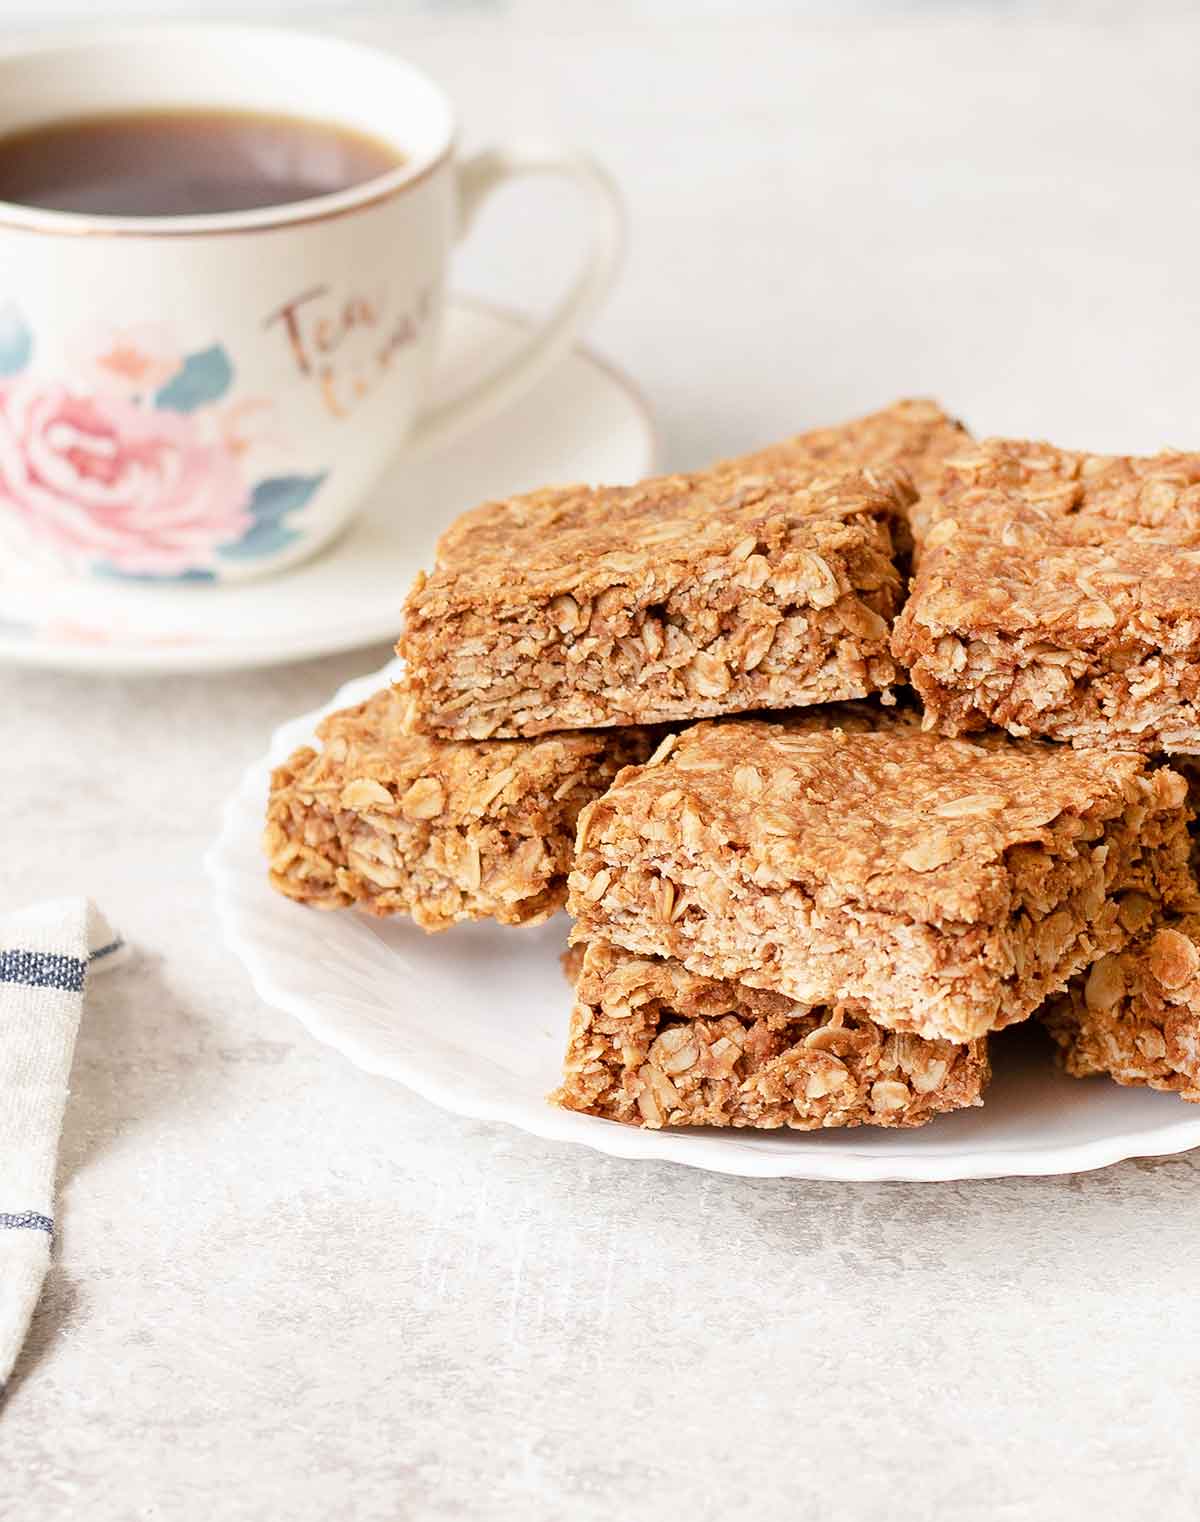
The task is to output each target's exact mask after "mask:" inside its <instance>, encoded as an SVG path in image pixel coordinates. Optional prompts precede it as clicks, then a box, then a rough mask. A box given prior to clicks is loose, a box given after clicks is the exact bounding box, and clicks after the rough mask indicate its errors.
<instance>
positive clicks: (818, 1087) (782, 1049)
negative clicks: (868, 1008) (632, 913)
mask: <svg viewBox="0 0 1200 1522" xmlns="http://www.w3.org/2000/svg"><path fill="white" fill-rule="evenodd" d="M987 1079H988V1060H987V1043H986V1040H981V1041H974V1042H971V1043H969V1044H967V1045H965V1046H962V1045H955V1044H953V1043H951V1042H949V1041H924V1040H922V1039H921V1037H919V1036H911V1035H900V1034H897V1033H896V1032H894V1031H887V1030H884V1029H883V1028H882V1027H880V1026H879V1025H876V1024H874V1023H873V1022H872V1021H871V1020H869V1019H867V1018H866V1017H865V1016H864V1015H863V1014H862V1013H861V1012H860V1011H855V1010H853V1009H852V1008H850V1007H848V1006H845V1005H838V1006H836V1007H835V1008H832V1009H829V1008H816V1009H812V1008H808V1007H807V1006H804V1005H799V1004H796V1003H795V1002H794V1001H793V1000H791V999H789V998H787V997H785V996H784V995H783V994H778V993H770V992H767V991H765V990H762V989H756V988H747V987H746V986H745V985H744V984H740V983H733V982H726V981H722V980H720V979H715V978H706V977H701V976H700V975H699V974H697V973H693V972H689V971H688V970H687V969H686V968H685V967H683V966H682V965H681V964H680V963H679V962H674V961H669V960H663V959H661V958H659V957H639V956H634V955H633V953H632V952H628V951H622V950H621V949H619V948H618V947H615V946H609V945H605V944H603V943H594V944H592V945H589V946H588V947H587V948H586V951H585V953H584V956H583V958H582V965H581V967H580V970H579V976H578V984H577V987H576V996H575V1007H574V1010H573V1012H572V1015H571V1031H570V1038H569V1041H568V1046H567V1055H566V1060H565V1063H564V1069H563V1084H562V1087H561V1088H560V1089H559V1090H558V1092H557V1093H556V1094H555V1095H554V1096H553V1097H554V1101H555V1103H557V1104H559V1105H562V1106H563V1107H564V1108H565V1109H568V1110H582V1111H584V1112H585V1113H586V1114H589V1115H599V1116H602V1117H603V1118H604V1119H606V1120H616V1121H621V1122H623V1123H624V1124H626V1125H634V1126H647V1127H650V1128H653V1129H658V1128H659V1127H661V1126H754V1127H760V1128H763V1129H767V1128H774V1127H779V1126H788V1127H791V1128H792V1129H794V1130H799V1131H815V1130H820V1129H822V1128H823V1127H826V1126H861V1125H865V1126H920V1125H924V1124H925V1123H926V1121H929V1120H932V1119H933V1117H934V1116H935V1115H940V1114H943V1113H945V1112H946V1111H948V1110H961V1109H964V1108H967V1107H968V1106H971V1105H978V1104H981V1103H982V1100H981V1098H980V1095H981V1093H982V1091H983V1088H984V1085H985V1084H986V1083H987Z"/></svg>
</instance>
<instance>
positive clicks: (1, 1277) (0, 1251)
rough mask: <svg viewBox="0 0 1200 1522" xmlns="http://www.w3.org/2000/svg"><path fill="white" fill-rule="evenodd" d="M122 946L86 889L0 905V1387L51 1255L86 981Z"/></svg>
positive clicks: (109, 962)
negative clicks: (4, 908)
mask: <svg viewBox="0 0 1200 1522" xmlns="http://www.w3.org/2000/svg"><path fill="white" fill-rule="evenodd" d="M123 949H124V943H123V942H122V940H121V938H120V936H118V935H117V934H115V932H114V931H112V930H111V929H110V928H109V926H108V925H107V924H106V923H105V921H104V919H103V918H102V916H101V915H100V914H99V913H98V912H97V911H96V909H95V908H94V907H93V906H92V905H91V904H89V903H88V901H87V900H86V899H82V898H63V899H55V900H54V901H53V902H50V903H44V904H36V905H34V906H33V907H32V908H30V909H24V910H21V911H20V912H19V913H16V914H7V915H0V1395H2V1394H3V1391H4V1385H5V1382H6V1381H7V1379H8V1376H9V1374H10V1373H11V1372H12V1367H13V1364H14V1363H15V1362H16V1359H17V1353H18V1352H19V1351H20V1347H21V1343H22V1341H23V1340H24V1337H25V1330H26V1328H27V1327H28V1325H29V1318H30V1317H31V1316H32V1314H33V1308H34V1306H35V1305H36V1304H37V1299H38V1296H39V1295H40V1294H41V1290H42V1281H43V1280H44V1279H45V1277H46V1268H47V1265H48V1264H49V1262H50V1240H51V1236H52V1234H53V1231H54V1204H53V1201H54V1171H55V1162H56V1159H57V1157H58V1138H59V1133H60V1131H61V1130H62V1118H63V1108H64V1106H65V1105H66V1102H67V1079H68V1076H69V1075H70V1071H71V1056H72V1053H73V1052H74V1050H75V1036H76V1033H77V1031H78V1030H79V1016H80V1013H81V1011H82V1009H83V990H84V985H85V983H86V981H87V976H88V973H89V971H91V970H98V969H99V968H101V967H108V966H112V965H113V964H114V963H115V962H117V961H118V960H119V959H120V957H121V953H122V951H123Z"/></svg>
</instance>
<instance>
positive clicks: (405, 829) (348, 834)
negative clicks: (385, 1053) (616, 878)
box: [265, 688, 652, 930]
mask: <svg viewBox="0 0 1200 1522" xmlns="http://www.w3.org/2000/svg"><path fill="white" fill-rule="evenodd" d="M403 709H404V696H403V693H402V692H400V691H398V690H396V689H390V688H389V689H385V690H384V691H382V692H379V693H376V694H375V696H374V697H372V698H370V699H368V700H367V702H365V703H360V704H358V706H357V707H355V708H347V709H344V710H343V711H341V712H340V713H335V714H332V715H331V716H330V717H329V718H327V719H325V720H324V721H323V722H322V724H321V725H320V726H319V728H318V731H317V734H318V736H319V738H320V741H321V747H320V749H319V750H314V749H312V748H310V747H307V746H306V747H305V748H304V749H303V750H298V751H297V752H296V753H295V754H294V755H293V756H292V757H291V758H290V759H289V760H288V761H286V762H285V763H284V764H283V765H282V766H280V767H277V768H276V770H275V772H274V774H273V776H272V778H271V793H270V800H269V803H268V809H267V829H266V839H265V846H266V852H267V856H268V858H269V861H270V876H271V882H272V884H273V885H274V886H275V887H276V888H278V889H279V891H280V892H281V893H285V894H286V895H287V896H288V897H289V898H294V899H298V900H299V901H300V902H301V903H306V904H312V905H315V906H316V907H317V908H320V909H339V908H344V907H346V906H348V905H351V904H355V905H357V906H358V907H359V908H361V909H365V910H367V911H368V912H369V913H371V914H377V915H387V914H409V915H411V916H412V918H413V919H414V920H415V921H416V922H417V924H418V925H420V926H421V927H422V928H423V929H425V930H445V929H446V928H447V927H448V926H450V925H452V924H454V923H456V922H457V921H460V920H472V919H484V918H492V919H497V920H499V921H500V922H501V923H502V924H505V925H517V924H537V923H538V922H540V921H541V920H544V919H547V918H548V917H549V916H550V915H551V914H553V913H554V912H555V910H557V909H560V908H561V907H562V904H563V901H564V899H565V897H566V876H567V871H568V869H569V866H570V860H571V846H572V842H573V840H574V834H575V822H576V819H577V817H578V815H579V811H580V809H581V808H582V807H583V805H584V804H585V803H587V802H589V801H590V800H591V799H593V798H595V797H597V796H598V795H599V794H600V793H602V792H603V791H604V789H605V788H606V787H607V786H608V785H609V783H610V782H611V781H612V779H613V777H614V776H615V774H616V773H617V771H618V770H619V769H620V768H621V767H622V766H624V765H626V764H627V763H629V762H632V761H641V760H644V759H645V758H646V756H647V755H648V754H649V752H650V749H651V746H652V737H651V736H650V735H649V734H648V733H647V732H646V731H642V730H636V729H635V730H607V731H605V732H603V733H600V734H570V735H548V736H546V737H545V738H544V739H542V740H538V741H536V742H524V741H504V740H499V741H489V742H486V743H483V744H478V745H475V744H470V743H467V744H463V743H458V742H445V741H439V740H430V739H426V738H424V737H422V736H411V735H406V734H404V733H403V731H402V728H401V717H402V713H403Z"/></svg>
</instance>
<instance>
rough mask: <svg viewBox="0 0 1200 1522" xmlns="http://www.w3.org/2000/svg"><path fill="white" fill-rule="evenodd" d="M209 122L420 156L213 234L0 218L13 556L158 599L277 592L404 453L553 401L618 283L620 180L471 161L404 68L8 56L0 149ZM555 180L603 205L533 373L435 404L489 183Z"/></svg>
mask: <svg viewBox="0 0 1200 1522" xmlns="http://www.w3.org/2000/svg"><path fill="white" fill-rule="evenodd" d="M196 106H204V107H220V108H233V109H241V110H245V109H251V110H254V111H258V112H277V113H295V112H296V111H297V109H300V108H302V110H303V114H304V115H305V116H311V117H312V118H314V119H316V120H325V121H329V122H335V123H340V124H342V125H343V126H346V127H348V128H351V129H354V130H358V131H362V132H366V133H369V134H370V135H371V136H372V137H374V138H375V139H376V140H382V141H383V142H385V143H389V144H392V145H394V146H395V147H396V148H397V149H398V150H399V151H400V152H402V153H403V155H404V160H403V162H402V163H401V164H399V166H398V167H397V168H395V169H393V170H390V171H388V172H386V173H384V174H382V175H380V176H378V177H376V178H374V179H370V180H367V181H365V182H364V183H362V184H360V185H356V186H354V187H352V188H350V189H345V190H340V191H337V192H336V193H333V194H328V195H322V196H319V197H317V198H314V199H309V200H301V201H295V202H292V203H290V204H286V205H281V206H270V207H266V208H261V209H258V210H252V211H237V212H226V213H220V214H210V215H204V216H170V217H127V216H92V215H83V214H79V213H74V212H63V211H50V210H41V209H37V208H34V207H32V206H25V205H20V204H16V203H15V202H0V268H2V269H3V270H4V275H5V279H4V282H3V286H2V288H0V535H2V536H3V538H4V541H5V543H7V544H8V545H9V546H10V547H12V548H15V549H16V550H17V551H18V552H19V553H20V554H24V555H34V556H39V557H52V558H53V559H54V560H55V561H56V562H58V563H60V564H65V565H66V566H68V567H69V568H71V569H72V570H76V571H88V572H92V573H96V574H101V575H109V576H112V575H117V576H133V577H138V578H149V579H153V580H187V581H213V580H220V581H228V580H232V579H236V578H244V577H249V576H258V575H262V574H263V573H264V572H270V571H278V570H281V569H283V568H284V567H286V566H289V565H291V564H293V563H294V562H296V561H298V560H301V559H303V558H304V557H306V556H308V555H311V554H312V553H313V552H314V551H315V550H317V549H319V548H320V547H321V546H322V545H323V544H325V543H326V542H327V541H328V540H329V539H330V538H332V536H333V535H335V534H336V533H337V532H338V530H339V529H340V528H342V526H343V525H344V524H345V523H346V522H347V520H348V519H349V518H350V516H351V515H352V514H353V513H354V512H355V510H356V509H357V508H358V507H360V506H361V505H362V503H363V500H364V497H365V496H366V494H367V493H368V491H369V489H370V487H371V486H372V484H373V483H374V482H375V481H376V480H377V478H378V477H379V476H380V474H381V472H382V471H383V470H384V469H385V467H386V466H387V465H388V464H389V463H390V461H391V460H392V458H393V456H394V455H395V454H396V453H397V452H398V451H400V450H402V449H417V448H426V447H429V446H431V445H435V444H440V443H443V442H445V441H446V440H447V439H449V438H450V437H451V436H453V435H454V434H456V433H458V432H459V431H460V430H463V429H467V428H469V427H470V426H471V425H472V424H473V423H475V422H476V421H478V420H479V419H480V418H481V417H482V416H484V415H485V414H486V413H488V412H490V411H492V410H493V409H495V408H496V407H498V406H500V405H503V404H504V403H506V402H508V401H510V400H512V399H513V398H514V397H515V396H516V395H518V394H519V393H520V392H522V391H524V390H526V389H527V388H528V387H529V386H531V385H532V384H534V382H535V381H537V380H538V379H540V378H541V377H542V375H543V374H545V372H546V371H547V370H548V369H549V368H550V367H551V366H553V365H554V364H555V362H556V361H557V360H558V359H559V358H560V357H561V356H562V354H563V353H564V351H565V350H566V349H567V348H568V347H569V346H570V344H571V343H572V341H573V340H574V338H575V337H576V335H577V334H578V332H579V330H580V328H581V327H582V325H583V324H584V323H586V322H587V320H588V319H589V317H590V316H591V315H592V314H593V312H594V311H595V310H596V308H597V306H598V305H599V304H600V302H601V301H602V300H603V298H604V296H605V294H606V293H607V291H608V289H609V287H610V286H611V284H612V281H613V278H614V275H615V273H616V269H617V265H618V263H619V258H620V248H621V231H622V217H621V207H620V202H619V200H618V197H617V195H616V192H615V190H614V189H613V186H612V185H611V183H610V181H609V180H608V178H607V177H606V176H605V174H604V173H603V172H602V170H601V169H600V168H599V167H598V166H597V165H596V164H595V163H594V162H593V161H592V160H591V159H590V158H588V157H586V156H585V155H583V154H581V153H579V152H576V151H573V150H569V149H563V148H558V147H553V146H548V145H545V144H538V143H513V144H505V145H501V146H498V147H495V148H492V149H490V150H488V151H485V152H482V153H479V154H477V155H475V156H474V157H471V158H469V159H466V160H465V161H464V160H460V159H458V158H457V156H456V152H455V123H454V116H453V113H452V110H451V107H450V104H449V102H448V101H447V99H446V97H445V96H444V95H443V94H442V92H441V91H440V90H439V89H438V88H437V87H436V86H435V85H434V84H433V83H432V82H431V81H430V80H429V79H427V78H426V77H425V76H424V75H423V74H421V73H419V72H418V71H417V70H416V69H414V68H412V67H411V66H410V65H409V64H407V63H404V62H402V61H401V60H400V59H398V58H395V57H392V56H391V55H389V54H386V53H383V52H379V51H376V50H374V49H370V48H366V47H363V46H360V45H358V44H354V43H350V42H345V41H340V40H335V39H332V38H329V37H319V36H308V35H304V34H300V33H293V32H287V31H278V30H272V29H268V28H256V27H243V26H200V27H196V26H187V25H185V26H169V25H168V26H155V27H143V28H138V29H136V30H129V31H107V32H105V33H104V34H102V35H101V34H97V35H96V36H95V37H94V38H91V39H86V38H85V39H84V40H79V38H78V37H77V36H76V37H75V38H74V39H73V40H70V41H62V42H52V43H40V44H36V45H24V46H18V47H15V48H13V49H10V50H8V51H6V52H5V53H4V54H3V55H0V134H6V133H10V132H12V131H14V130H17V129H25V128H28V127H30V126H32V125H36V124H39V123H41V122H46V121H54V120H58V119H63V118H67V117H78V116H83V115H91V114H101V113H106V112H113V111H117V110H122V111H124V110H129V109H131V108H138V109H140V108H146V109H160V108H183V107H196ZM545 173H549V174H555V175H560V176H564V177H566V178H567V179H570V180H572V181H574V182H575V183H576V184H578V185H579V186H580V187H582V189H583V190H584V191H585V192H586V193H587V197H588V201H589V203H590V207H591V210H592V221H593V235H592V239H591V244H590V251H589V253H588V254H587V256H586V258H585V260H584V263H583V267H582V269H581V271H580V273H579V275H578V277H577V279H576V280H575V282H574V284H573V286H572V287H571V289H570V290H569V291H568V293H567V294H566V296H565V297H564V298H563V300H562V301H561V302H560V304H559V306H558V307H557V308H556V309H555V310H554V311H553V312H552V313H551V314H550V315H549V316H548V317H547V318H546V319H545V320H544V321H543V322H542V323H541V324H540V326H538V327H537V328H536V329H533V330H531V331H530V333H529V335H528V337H527V338H526V340H525V341H524V343H523V345H522V346H521V347H520V348H519V350H518V351H517V352H516V353H515V354H513V353H512V352H506V355H505V357H504V358H502V359H498V360H497V362H496V364H495V366H494V368H493V369H492V370H491V371H490V373H489V374H487V375H486V377H485V378H484V379H482V380H480V381H479V382H478V383H476V384H474V385H473V386H472V387H471V388H470V389H469V390H468V391H467V392H466V393H465V394H463V395H460V396H458V397H456V398H453V399H452V400H450V401H448V402H444V403H440V404H439V405H438V406H436V407H435V408H432V409H431V408H430V406H429V397H430V393H431V380H432V376H433V372H434V366H435V361H436V355H437V347H438V332H439V325H440V321H441V317H442V312H443V307H444V304H445V288H446V270H447V263H448V260H449V255H450V251H451V248H452V246H453V244H454V241H455V239H456V238H457V237H459V236H461V235H462V233H463V232H464V231H465V230H466V229H467V227H468V226H469V225H470V222H471V218H472V216H473V215H474V213H475V211H476V209H477V208H478V206H479V205H480V203H481V201H482V200H483V199H484V198H485V197H486V196H487V195H488V193H489V192H490V191H491V190H492V189H494V188H495V187H496V186H497V185H499V184H501V183H502V182H503V181H505V180H508V179H509V178H511V177H513V176H518V175H526V174H545ZM397 510H400V508H399V507H398V508H397Z"/></svg>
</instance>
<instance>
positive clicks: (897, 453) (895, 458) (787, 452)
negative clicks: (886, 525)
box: [729, 398, 971, 553]
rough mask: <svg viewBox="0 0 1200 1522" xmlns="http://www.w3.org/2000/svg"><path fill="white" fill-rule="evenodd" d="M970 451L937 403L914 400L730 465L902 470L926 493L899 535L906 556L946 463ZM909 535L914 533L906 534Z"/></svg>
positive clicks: (958, 426)
mask: <svg viewBox="0 0 1200 1522" xmlns="http://www.w3.org/2000/svg"><path fill="white" fill-rule="evenodd" d="M970 448H971V435H970V434H969V433H968V432H967V430H966V429H965V428H964V427H963V425H962V424H961V423H960V422H958V421H957V420H956V419H955V418H952V417H950V416H949V414H948V413H946V412H944V411H943V410H942V408H941V407H939V406H938V404H937V403H936V402H933V401H928V400H924V399H920V398H918V399H910V400H905V401H899V402H893V403H892V405H891V406H890V407H884V408H883V409H882V410H881V411H879V412H872V413H869V414H868V415H867V416H866V417H861V418H854V419H853V420H852V421H851V422H849V423H840V424H837V425H835V426H834V427H832V428H813V429H810V430H809V431H808V432H807V433H798V434H797V435H796V436H795V437H794V438H791V439H785V440H784V441H783V442H782V443H779V444H771V445H768V447H767V448H766V449H759V450H755V451H754V453H752V454H748V455H743V456H742V457H741V458H740V459H739V460H733V461H730V462H729V463H730V464H731V465H740V466H742V467H743V468H747V467H752V468H757V469H761V470H770V469H778V468H780V467H781V466H788V465H796V464H799V463H802V462H812V461H819V462H820V463H821V464H822V465H824V466H826V467H828V468H830V469H849V468H852V467H855V466H859V467H862V466H875V467H884V466H898V467H899V468H900V469H902V470H904V471H906V472H907V473H908V475H909V476H910V477H911V479H912V482H913V485H914V486H915V487H916V489H917V491H918V492H920V494H921V500H920V501H919V502H913V503H911V504H910V506H909V507H908V509H907V512H906V515H905V520H907V521H905V520H902V521H901V524H900V525H899V527H900V532H899V533H898V535H897V541H898V545H899V548H900V549H902V550H903V551H904V552H905V553H907V552H908V551H909V550H910V549H911V542H910V540H911V537H912V536H913V535H915V536H916V537H918V538H919V537H920V528H921V524H922V521H923V516H922V515H923V512H924V503H925V500H926V498H927V496H928V495H929V494H930V493H931V492H932V491H933V490H934V488H935V486H936V484H937V482H938V480H939V478H940V476H941V472H942V468H943V465H944V463H945V461H946V460H947V459H949V458H952V457H953V456H955V455H956V454H961V453H962V452H963V451H964V450H967V451H969V450H970ZM905 530H910V531H911V533H910V532H905Z"/></svg>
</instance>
